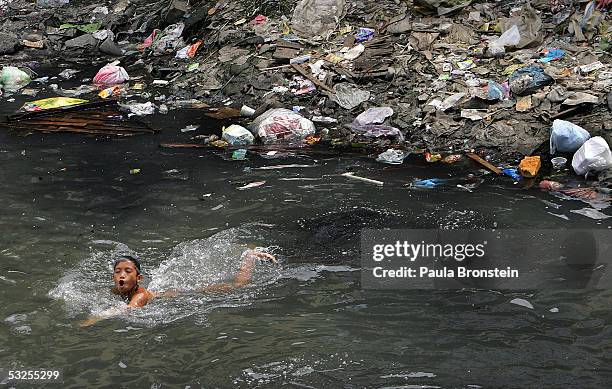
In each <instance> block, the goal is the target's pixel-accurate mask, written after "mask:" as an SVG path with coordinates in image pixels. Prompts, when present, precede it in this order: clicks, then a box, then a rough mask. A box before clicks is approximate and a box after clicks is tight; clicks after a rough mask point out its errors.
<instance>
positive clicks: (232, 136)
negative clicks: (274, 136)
mask: <svg viewBox="0 0 612 389" xmlns="http://www.w3.org/2000/svg"><path fill="white" fill-rule="evenodd" d="M221 139H223V140H224V141H226V142H227V143H229V144H230V145H232V146H246V145H250V144H253V141H255V137H254V136H253V134H251V132H250V131H249V130H247V129H246V128H244V127H242V126H239V125H237V124H232V125H231V126H229V127H227V128H225V129H224V130H223V135H222V136H221Z"/></svg>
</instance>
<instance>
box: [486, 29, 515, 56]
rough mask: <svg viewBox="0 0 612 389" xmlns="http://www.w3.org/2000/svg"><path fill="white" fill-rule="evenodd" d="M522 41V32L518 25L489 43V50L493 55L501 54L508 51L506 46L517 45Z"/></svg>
mask: <svg viewBox="0 0 612 389" xmlns="http://www.w3.org/2000/svg"><path fill="white" fill-rule="evenodd" d="M520 41H521V33H520V32H519V29H518V27H517V26H516V25H514V26H512V27H510V29H509V30H508V31H506V32H504V33H503V34H501V35H500V37H499V38H497V39H495V40H494V41H492V42H491V43H490V44H489V52H490V53H491V55H493V56H496V55H501V54H504V53H505V52H506V47H510V46H516V45H518V44H519V42H520Z"/></svg>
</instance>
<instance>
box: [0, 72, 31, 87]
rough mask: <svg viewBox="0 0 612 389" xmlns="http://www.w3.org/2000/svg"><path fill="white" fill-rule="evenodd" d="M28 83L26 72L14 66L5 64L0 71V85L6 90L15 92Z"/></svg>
mask: <svg viewBox="0 0 612 389" xmlns="http://www.w3.org/2000/svg"><path fill="white" fill-rule="evenodd" d="M29 83H30V76H29V75H28V73H26V72H24V71H23V70H20V69H18V68H16V67H14V66H5V67H3V68H2V72H0V85H1V86H2V89H4V90H5V91H7V92H15V91H18V90H19V89H21V88H23V87H24V86H26V85H28V84H29Z"/></svg>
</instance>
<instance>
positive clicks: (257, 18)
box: [0, 0, 612, 179]
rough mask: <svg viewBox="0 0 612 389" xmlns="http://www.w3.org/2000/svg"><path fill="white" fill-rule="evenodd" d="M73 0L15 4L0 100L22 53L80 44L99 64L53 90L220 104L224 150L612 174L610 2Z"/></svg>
mask: <svg viewBox="0 0 612 389" xmlns="http://www.w3.org/2000/svg"><path fill="white" fill-rule="evenodd" d="M72 1H73V0H38V1H37V2H36V4H34V3H32V2H28V1H25V0H12V1H9V2H8V3H7V5H6V6H5V7H4V8H5V10H3V11H2V12H3V15H4V18H3V19H2V21H0V30H1V31H4V32H3V33H2V34H1V36H0V55H3V54H4V55H5V56H3V57H1V58H2V64H4V65H5V66H4V67H3V69H2V73H1V74H0V84H1V86H2V90H3V92H4V93H5V94H7V93H8V94H11V93H19V91H20V90H24V88H25V87H26V86H27V85H28V83H30V82H32V81H33V80H36V79H37V78H36V77H38V75H36V74H34V73H33V69H31V68H30V69H28V68H27V66H26V67H23V66H22V67H19V66H16V65H17V64H16V62H19V63H28V61H27V59H28V58H30V57H31V58H34V59H35V58H40V57H43V56H47V57H48V56H57V57H58V58H62V57H65V56H67V54H70V55H71V56H74V57H75V58H82V59H85V60H86V61H89V62H88V63H90V64H92V63H94V64H95V65H96V66H97V67H98V69H99V71H98V73H97V74H96V75H95V77H94V78H93V80H91V82H90V83H87V84H85V85H82V86H81V87H79V88H77V89H72V90H64V89H62V88H60V87H58V86H57V85H56V90H57V93H58V95H61V96H65V97H73V98H76V97H79V96H81V95H83V97H85V98H88V99H91V97H92V96H93V97H94V98H113V99H117V100H120V101H121V103H122V106H123V107H124V108H125V109H126V110H128V111H129V112H130V114H133V115H138V116H144V115H150V114H154V113H160V114H165V113H168V111H169V110H174V109H185V108H189V107H192V108H193V107H211V106H212V107H215V106H216V107H227V108H228V109H229V111H230V113H231V114H228V115H225V114H223V115H222V114H220V113H219V112H217V114H218V115H221V118H225V119H227V118H232V121H230V122H229V123H228V127H226V128H225V130H224V131H223V132H222V133H220V134H221V137H206V138H205V143H206V144H210V145H213V146H216V147H227V146H237V147H242V146H247V145H251V144H253V143H263V144H274V143H294V142H306V143H307V144H313V143H317V142H318V143H321V144H327V145H330V146H331V147H336V148H360V149H365V150H367V151H368V152H371V153H372V154H373V155H375V157H376V158H378V160H379V161H380V162H383V163H391V164H399V163H402V161H403V159H404V157H405V156H406V155H408V154H409V153H411V152H413V153H414V152H415V150H420V151H417V152H423V153H424V154H423V155H425V153H426V154H427V155H429V157H427V160H428V161H432V162H433V161H434V160H443V159H445V158H450V159H451V160H452V159H457V157H456V156H457V155H460V154H465V153H471V152H473V151H474V150H479V151H480V156H478V155H476V154H472V155H473V156H474V157H470V158H472V159H474V160H477V159H475V157H478V158H480V160H477V161H478V162H479V163H481V164H483V162H486V163H489V160H491V158H490V157H491V156H492V157H493V159H497V160H498V161H515V162H518V161H520V163H513V162H511V163H505V164H501V166H499V165H498V166H496V165H495V164H490V163H489V165H491V166H488V167H487V165H484V164H483V166H485V167H487V168H488V169H490V170H493V169H494V170H493V171H495V172H497V171H499V172H500V173H502V174H503V173H505V174H507V175H509V176H511V177H513V179H518V178H519V177H525V178H530V177H535V176H537V174H538V171H539V170H540V168H541V167H542V166H544V165H546V166H548V164H549V163H550V161H549V159H550V158H549V157H548V154H547V151H548V148H549V147H550V152H552V153H553V154H555V153H556V152H557V151H558V152H562V153H572V155H568V156H566V157H563V156H562V157H561V158H567V157H570V158H572V162H571V165H572V167H573V168H574V170H575V171H576V173H577V174H579V175H584V174H587V173H588V174H592V173H596V172H601V171H602V170H605V169H607V168H608V167H609V166H608V155H609V148H608V149H607V152H606V147H607V144H608V143H609V141H606V139H605V136H606V132H607V130H609V129H610V123H612V115H611V110H612V66H611V65H610V58H611V57H610V53H611V51H612V45H611V42H612V24H611V23H610V16H609V14H608V13H607V11H606V10H605V8H606V7H607V6H609V1H606V0H599V1H591V2H571V1H552V0H532V1H530V2H529V1H523V0H518V1H511V2H500V1H490V2H478V3H473V2H471V1H469V0H456V1H446V0H414V1H404V0H402V1H398V0H379V1H370V0H365V1H360V2H348V1H344V0H299V1H279V0H276V1H266V2H263V3H262V2H254V1H250V0H241V1H198V0H196V1H189V2H188V1H184V0H162V1H158V2H147V1H143V0H113V1H106V2H104V3H100V2H88V1H82V2H79V3H78V5H75V6H72V4H71V2H72ZM16 58H18V60H16ZM92 59H93V62H92ZM67 70H70V69H67ZM64 76H66V77H71V76H72V74H71V73H70V72H69V73H66V74H64ZM96 95H97V96H96ZM134 96H139V97H141V99H140V101H138V100H137V99H136V100H135V99H134ZM5 97H6V96H5ZM143 99H144V100H145V101H142V100H143ZM250 107H253V108H250ZM192 129H194V128H192ZM183 132H184V133H186V134H189V133H190V132H191V130H190V129H188V130H187V131H183ZM585 133H587V134H588V137H587V134H585ZM599 136H602V137H599ZM194 139H195V138H194ZM199 139H202V138H199ZM203 142H204V141H203ZM604 143H605V145H604ZM542 154H546V157H543V156H542ZM438 155H439V157H438ZM481 157H485V158H484V159H483V158H481ZM523 157H525V158H523ZM558 161H559V160H557V162H558ZM450 162H451V163H452V161H450Z"/></svg>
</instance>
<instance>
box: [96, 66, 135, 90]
mask: <svg viewBox="0 0 612 389" xmlns="http://www.w3.org/2000/svg"><path fill="white" fill-rule="evenodd" d="M118 63H119V62H113V63H109V64H108V65H105V66H104V67H103V68H102V69H100V70H99V71H98V73H97V74H96V76H95V77H94V79H93V83H94V85H96V86H104V87H107V86H113V85H117V84H123V83H124V82H126V81H128V80H129V79H130V76H129V75H128V74H127V71H126V70H125V69H124V68H122V67H121V66H117V64H118Z"/></svg>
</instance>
